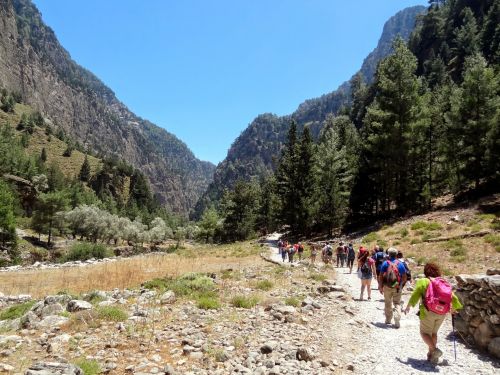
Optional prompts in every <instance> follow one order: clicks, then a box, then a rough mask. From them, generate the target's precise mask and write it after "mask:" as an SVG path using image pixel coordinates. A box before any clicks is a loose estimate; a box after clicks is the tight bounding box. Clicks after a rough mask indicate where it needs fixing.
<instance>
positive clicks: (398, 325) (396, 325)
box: [394, 320, 401, 329]
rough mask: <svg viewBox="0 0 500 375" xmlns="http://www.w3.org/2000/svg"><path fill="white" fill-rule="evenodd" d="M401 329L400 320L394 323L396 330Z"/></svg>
mask: <svg viewBox="0 0 500 375" xmlns="http://www.w3.org/2000/svg"><path fill="white" fill-rule="evenodd" d="M399 327H401V325H400V324H399V320H398V321H397V322H394V328H396V329H398V328H399Z"/></svg>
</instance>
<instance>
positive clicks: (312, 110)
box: [193, 6, 426, 218]
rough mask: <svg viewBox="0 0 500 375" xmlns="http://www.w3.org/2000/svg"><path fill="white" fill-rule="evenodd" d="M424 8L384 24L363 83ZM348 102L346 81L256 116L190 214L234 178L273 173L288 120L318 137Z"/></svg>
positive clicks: (213, 198)
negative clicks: (280, 111) (290, 107)
mask: <svg viewBox="0 0 500 375" xmlns="http://www.w3.org/2000/svg"><path fill="white" fill-rule="evenodd" d="M425 9H426V8H425V7H423V6H415V7H410V8H407V9H404V10H402V11H400V12H398V13H397V14H396V15H394V16H393V17H391V18H390V19H389V20H388V21H387V22H386V23H385V25H384V29H383V32H382V35H381V37H380V40H379V42H378V44H377V47H376V48H375V49H374V50H373V51H372V52H371V53H370V54H369V55H368V56H367V57H366V58H365V60H364V61H363V64H362V66H361V69H360V71H359V73H358V74H361V76H362V77H364V80H365V81H366V83H370V82H372V80H373V77H374V74H375V70H376V67H377V64H378V62H379V61H380V60H381V59H382V58H384V57H386V56H387V55H389V53H390V52H391V48H392V41H393V39H394V38H395V37H396V36H398V35H399V36H401V37H402V38H403V39H405V40H407V39H408V38H409V36H410V33H411V32H412V30H413V28H414V25H415V20H416V18H417V17H418V16H419V15H421V14H423V13H424V12H425ZM355 77H356V76H355ZM353 78H354V77H353ZM349 103H350V84H349V82H345V83H343V84H342V85H340V87H339V88H338V89H337V90H335V91H333V92H331V93H328V94H325V95H323V96H321V97H319V98H315V99H309V100H306V101H305V102H304V103H302V104H301V105H300V106H299V107H298V108H297V110H296V111H295V112H294V113H293V114H291V115H289V116H282V117H280V116H276V115H274V114H270V113H266V114H262V115H259V116H257V117H256V118H255V119H254V120H253V121H252V123H251V124H250V125H249V126H248V127H247V128H246V129H245V130H244V131H243V132H242V133H241V135H240V136H239V137H238V138H237V139H236V140H235V141H234V142H233V144H232V145H231V148H230V149H229V151H228V154H227V157H226V158H225V159H224V160H223V161H222V162H221V163H220V164H219V165H218V166H217V168H216V170H215V173H214V179H213V182H212V183H211V184H210V185H209V187H208V189H207V191H206V192H205V193H204V195H203V196H202V197H201V199H200V200H199V201H198V203H197V205H196V208H195V212H194V215H193V217H195V218H199V217H200V215H201V214H202V213H203V211H204V210H205V209H206V208H207V207H210V206H211V205H212V204H214V203H215V204H217V202H218V201H219V200H220V198H221V197H222V194H223V192H224V190H225V189H232V188H233V187H234V185H235V183H236V181H238V180H240V179H241V180H244V181H250V180H252V179H256V180H260V179H262V178H264V177H268V176H269V175H270V174H272V172H273V171H274V170H275V168H276V166H277V161H278V159H279V157H280V154H281V150H282V148H283V145H284V143H285V140H286V134H287V132H288V129H289V126H290V121H291V120H295V121H296V122H297V125H298V126H299V128H300V129H301V128H302V127H303V126H305V125H308V126H309V127H310V129H311V132H312V134H313V136H314V138H315V139H317V138H318V136H319V133H320V130H321V128H322V126H323V121H325V119H326V118H327V116H328V115H329V114H337V113H338V112H339V111H340V110H341V109H342V108H344V107H346V106H348V105H349Z"/></svg>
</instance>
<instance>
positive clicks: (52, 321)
mask: <svg viewBox="0 0 500 375" xmlns="http://www.w3.org/2000/svg"><path fill="white" fill-rule="evenodd" d="M68 320H69V318H66V317H64V316H59V315H49V316H47V317H45V318H43V319H42V320H41V321H40V322H39V323H38V324H37V327H38V328H52V327H59V326H62V325H63V324H65V323H66V322H67V321H68Z"/></svg>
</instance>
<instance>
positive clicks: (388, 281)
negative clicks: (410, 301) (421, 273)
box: [383, 259, 401, 288]
mask: <svg viewBox="0 0 500 375" xmlns="http://www.w3.org/2000/svg"><path fill="white" fill-rule="evenodd" d="M386 262H387V263H388V267H387V271H385V273H384V276H383V280H384V285H387V286H388V287H390V288H399V285H400V284H401V274H400V273H399V269H398V265H399V260H397V259H396V260H394V262H392V261H391V260H390V259H388V260H387V261H386Z"/></svg>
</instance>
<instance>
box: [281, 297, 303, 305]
mask: <svg viewBox="0 0 500 375" xmlns="http://www.w3.org/2000/svg"><path fill="white" fill-rule="evenodd" d="M285 305H288V306H293V307H299V306H300V305H301V302H300V300H299V299H298V298H297V297H287V298H285Z"/></svg>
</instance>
